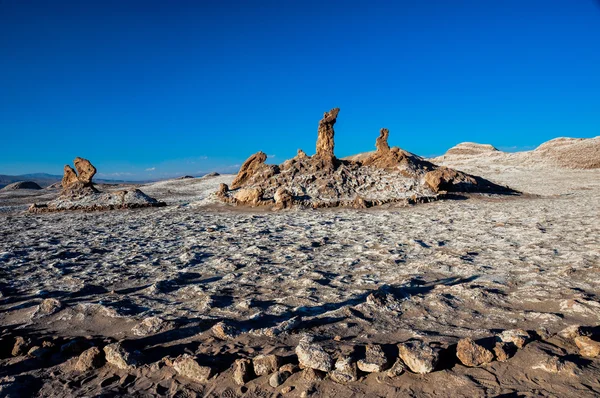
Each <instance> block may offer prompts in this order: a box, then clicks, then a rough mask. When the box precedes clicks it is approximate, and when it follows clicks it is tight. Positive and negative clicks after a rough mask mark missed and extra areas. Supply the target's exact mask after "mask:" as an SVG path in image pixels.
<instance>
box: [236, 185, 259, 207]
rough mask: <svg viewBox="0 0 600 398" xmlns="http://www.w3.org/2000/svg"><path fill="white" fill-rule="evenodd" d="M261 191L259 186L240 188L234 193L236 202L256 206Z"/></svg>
mask: <svg viewBox="0 0 600 398" xmlns="http://www.w3.org/2000/svg"><path fill="white" fill-rule="evenodd" d="M262 196H263V191H262V190H261V189H260V188H241V189H240V190H239V191H237V192H236V193H235V195H234V198H235V200H236V203H237V204H240V205H251V206H257V205H258V204H260V201H261V200H262Z"/></svg>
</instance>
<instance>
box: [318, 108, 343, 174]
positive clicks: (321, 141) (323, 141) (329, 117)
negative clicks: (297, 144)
mask: <svg viewBox="0 0 600 398" xmlns="http://www.w3.org/2000/svg"><path fill="white" fill-rule="evenodd" d="M338 113H340V108H333V109H332V110H330V111H329V112H325V113H324V114H323V119H321V120H320V121H319V129H318V136H317V154H316V157H318V158H319V159H321V160H323V161H324V162H325V163H326V164H331V163H333V160H334V159H335V155H334V154H333V147H334V141H333V136H334V134H335V131H334V130H333V125H334V124H335V122H336V121H337V116H338Z"/></svg>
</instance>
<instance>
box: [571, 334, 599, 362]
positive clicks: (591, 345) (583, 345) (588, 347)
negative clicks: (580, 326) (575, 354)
mask: <svg viewBox="0 0 600 398" xmlns="http://www.w3.org/2000/svg"><path fill="white" fill-rule="evenodd" d="M574 340H575V344H576V345H577V347H578V348H579V353H580V354H581V355H582V356H584V357H588V358H596V357H597V356H598V355H600V342H598V341H595V340H592V339H590V338H589V337H588V336H577V337H575V339H574Z"/></svg>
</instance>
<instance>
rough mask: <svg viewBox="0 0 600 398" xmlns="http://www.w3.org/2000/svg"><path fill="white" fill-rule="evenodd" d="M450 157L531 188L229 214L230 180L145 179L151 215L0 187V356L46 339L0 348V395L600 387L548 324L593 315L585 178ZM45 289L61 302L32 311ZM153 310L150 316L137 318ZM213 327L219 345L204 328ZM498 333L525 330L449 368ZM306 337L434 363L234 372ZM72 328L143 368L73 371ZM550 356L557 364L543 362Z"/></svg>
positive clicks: (594, 199) (588, 391)
mask: <svg viewBox="0 0 600 398" xmlns="http://www.w3.org/2000/svg"><path fill="white" fill-rule="evenodd" d="M459 168H460V169H462V170H464V171H467V172H470V173H474V174H478V175H481V176H483V177H485V178H488V179H490V180H492V181H494V182H497V183H502V184H507V185H509V186H511V187H512V188H515V189H518V190H521V191H523V192H526V193H527V195H523V196H519V197H499V196H489V195H486V196H484V195H479V196H478V195H474V196H471V197H469V198H468V199H464V200H444V201H439V202H435V203H430V204H422V205H416V206H410V207H386V208H375V209H368V210H354V209H330V210H291V211H279V212H274V211H270V210H267V209H254V210H240V209H238V208H231V207H227V206H225V205H216V204H212V203H211V200H210V198H209V194H210V193H211V192H214V191H215V190H216V188H217V186H218V184H219V183H220V182H230V181H231V180H232V178H233V176H218V177H211V178H201V179H186V180H172V181H167V182H161V183H155V184H152V185H146V186H142V187H140V189H142V190H143V191H144V192H145V193H147V194H149V195H150V196H153V197H155V198H157V199H161V200H165V201H167V202H168V204H169V206H167V207H164V208H158V209H140V210H122V211H107V212H96V213H82V212H74V213H54V214H43V215H29V214H26V213H24V212H23V210H24V209H26V207H27V206H26V204H28V203H32V202H33V201H39V200H47V199H48V198H50V197H52V193H48V192H47V191H46V192H44V193H43V195H41V194H40V193H39V192H31V193H27V192H25V193H23V192H18V193H2V195H0V291H1V295H0V330H1V331H2V344H3V345H4V348H3V352H6V351H7V350H8V351H10V350H11V349H12V345H13V343H14V338H15V337H16V336H22V337H26V338H27V339H30V340H31V344H32V345H33V344H37V345H40V344H42V342H44V341H46V342H50V343H51V344H47V345H48V347H49V353H48V354H47V355H46V356H45V357H35V356H34V357H32V356H25V355H20V356H15V357H13V356H11V355H5V354H3V355H2V359H0V379H1V380H0V396H1V395H2V394H5V395H10V394H12V395H10V396H29V395H31V396H182V397H191V396H196V395H197V396H215V397H218V396H223V397H236V396H242V395H243V396H249V397H271V396H279V395H280V394H282V393H281V390H282V389H283V388H285V387H287V389H289V387H293V389H291V391H290V392H287V393H286V394H285V396H286V397H288V396H289V397H300V396H316V397H327V396H329V397H334V396H336V397H350V396H356V397H358V396H369V397H380V396H381V397H390V396H418V397H427V396H468V397H483V396H548V397H565V396H577V397H593V396H599V395H600V358H595V359H586V358H583V357H581V356H580V355H579V351H578V349H577V347H576V346H575V345H574V344H573V342H572V341H569V340H568V339H564V338H561V337H559V336H557V335H555V334H556V333H558V332H559V331H561V330H562V329H564V328H565V327H568V326H570V325H584V326H590V327H594V328H595V329H592V330H594V331H596V332H597V329H598V325H599V324H600V323H599V317H600V171H598V170H589V171H580V170H564V169H548V168H539V169H536V168H520V167H517V166H506V165H505V166H502V165H494V164H463V165H460V166H459ZM47 298H55V299H57V300H58V301H59V302H60V305H61V307H60V309H58V311H56V312H54V313H51V314H49V315H43V314H41V313H40V311H39V304H40V302H41V301H42V300H43V299H47ZM148 317H158V318H160V321H162V322H160V321H159V324H157V326H156V327H155V328H153V329H151V330H145V329H144V328H143V327H139V326H138V325H140V322H141V321H143V320H144V319H146V318H148ZM295 317H296V318H295ZM223 320H225V321H227V322H228V324H229V325H230V326H231V327H232V329H233V330H234V331H235V333H234V334H235V335H234V336H233V338H231V339H225V340H222V339H219V338H217V337H215V336H214V335H213V332H212V331H211V327H212V326H213V325H214V324H216V323H217V322H219V321H223ZM289 320H293V322H288V323H286V321H289ZM287 324H291V327H290V328H289V329H288V330H286V331H284V332H282V333H280V334H278V333H273V331H279V330H282V329H284V328H283V327H282V325H287ZM513 328H522V329H525V330H527V331H529V332H530V333H531V335H532V336H535V337H534V339H533V341H531V342H530V343H529V344H527V345H526V346H525V347H524V348H522V349H520V350H518V351H517V352H516V354H515V355H514V356H513V357H512V358H510V359H509V360H508V361H506V362H498V361H495V362H492V363H491V364H489V365H485V366H483V367H480V368H468V367H465V366H463V365H462V364H460V363H458V362H457V359H456V356H455V354H454V351H453V350H455V349H456V348H455V347H456V343H457V341H458V340H459V339H461V338H463V337H467V336H469V337H472V338H473V339H475V340H481V341H485V339H488V338H491V337H493V336H494V335H495V334H497V333H499V332H501V331H503V330H506V329H513ZM304 333H309V334H312V335H314V336H315V338H316V341H317V342H318V343H319V344H321V345H322V346H323V347H324V348H325V349H326V350H327V351H328V352H329V353H331V354H332V355H333V356H336V355H337V354H339V353H347V352H352V351H354V352H360V350H361V349H363V350H364V348H362V347H364V346H365V345H366V344H368V343H378V344H383V345H384V347H385V349H386V350H387V352H389V353H390V355H391V356H394V355H396V356H397V348H396V344H398V343H401V342H405V341H407V340H411V339H420V340H423V341H425V342H428V343H430V344H431V345H432V346H433V347H437V348H439V350H440V352H441V355H442V357H441V361H440V363H439V364H438V367H437V368H436V370H435V371H434V372H432V373H429V374H426V375H418V374H414V373H411V372H410V371H406V372H404V373H403V374H402V375H400V376H398V377H395V378H390V377H387V376H386V375H385V373H371V374H365V373H361V374H360V380H359V381H357V382H353V383H350V384H347V385H342V384H337V383H335V382H333V381H332V380H329V379H328V378H325V379H324V380H307V379H306V378H305V377H303V373H302V372H297V373H294V374H293V375H292V376H291V377H290V378H289V379H287V380H286V381H285V383H283V384H282V385H281V386H280V387H277V388H273V387H271V386H270V385H269V381H268V380H269V376H261V377H258V378H255V379H253V380H251V381H249V382H248V383H246V385H245V386H243V387H240V386H238V385H236V384H235V383H234V382H233V377H232V374H233V372H232V369H231V367H232V364H233V363H234V361H235V360H236V359H238V358H252V357H254V356H256V355H258V354H265V353H269V354H270V353H275V354H279V355H281V356H283V357H285V358H286V360H289V361H294V348H295V347H296V345H297V343H298V341H299V339H300V337H301V335H303V334H304ZM78 336H80V337H81V338H82V339H81V340H78V341H84V342H85V344H89V345H91V344H94V345H98V346H100V347H102V346H103V345H106V344H108V343H110V342H115V341H121V342H122V343H123V346H124V347H126V348H127V349H128V350H130V351H134V350H138V351H140V352H141V357H140V358H141V359H140V365H139V366H138V367H136V368H135V369H133V368H132V369H126V370H121V369H117V368H116V367H114V366H112V365H109V364H105V365H103V366H102V367H100V368H99V369H95V370H91V371H87V372H77V371H75V370H73V364H74V362H75V361H76V360H77V356H76V355H72V356H69V355H68V354H66V353H65V352H60V350H58V349H57V347H60V346H61V345H63V344H65V343H66V342H68V341H71V340H73V339H74V338H76V337H78ZM482 339H483V340H482ZM36 342H37V343H36ZM7 347H8V348H7ZM184 353H188V354H190V355H196V356H197V357H198V361H199V362H203V363H204V364H206V365H209V366H211V367H212V368H213V369H214V371H215V373H216V375H215V376H213V377H212V378H211V379H210V380H209V381H207V382H206V383H195V382H193V381H191V380H189V379H186V378H185V377H182V376H180V375H177V374H176V373H175V371H174V370H173V369H172V368H171V367H169V366H166V365H165V363H168V360H167V361H165V360H163V358H164V357H169V358H175V357H177V356H179V355H181V354H184ZM551 357H558V358H560V361H561V363H562V364H563V365H565V366H564V370H560V369H559V371H557V372H554V373H553V372H550V371H548V369H544V368H543V366H540V364H542V363H545V362H547V361H548V358H551ZM567 365H568V366H567Z"/></svg>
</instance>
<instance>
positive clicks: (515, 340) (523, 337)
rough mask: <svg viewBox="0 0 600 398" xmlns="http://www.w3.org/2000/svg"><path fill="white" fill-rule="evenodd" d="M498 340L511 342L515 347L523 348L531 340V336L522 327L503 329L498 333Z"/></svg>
mask: <svg viewBox="0 0 600 398" xmlns="http://www.w3.org/2000/svg"><path fill="white" fill-rule="evenodd" d="M498 338H499V339H500V341H502V342H504V343H512V344H514V345H515V346H516V347H517V348H523V347H524V346H525V344H527V343H528V342H529V341H530V340H531V336H530V335H529V333H527V332H526V331H525V330H523V329H510V330H505V331H503V332H502V333H500V334H499V335H498Z"/></svg>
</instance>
